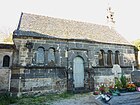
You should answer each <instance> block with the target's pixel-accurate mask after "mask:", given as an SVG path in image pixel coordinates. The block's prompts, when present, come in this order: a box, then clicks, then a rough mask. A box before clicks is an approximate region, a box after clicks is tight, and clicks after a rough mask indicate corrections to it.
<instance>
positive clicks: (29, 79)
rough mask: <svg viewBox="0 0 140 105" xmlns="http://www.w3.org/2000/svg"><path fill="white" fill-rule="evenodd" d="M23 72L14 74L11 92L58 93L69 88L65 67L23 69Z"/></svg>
mask: <svg viewBox="0 0 140 105" xmlns="http://www.w3.org/2000/svg"><path fill="white" fill-rule="evenodd" d="M21 70H22V71H23V72H22V73H21V74H12V82H11V92H17V93H18V92H21V93H28V92H32V93H37V92H40V93H44V92H45V93H56V92H64V91H66V90H67V77H66V72H65V68H57V67H56V68H38V69H34V68H29V69H25V70H23V69H21Z"/></svg>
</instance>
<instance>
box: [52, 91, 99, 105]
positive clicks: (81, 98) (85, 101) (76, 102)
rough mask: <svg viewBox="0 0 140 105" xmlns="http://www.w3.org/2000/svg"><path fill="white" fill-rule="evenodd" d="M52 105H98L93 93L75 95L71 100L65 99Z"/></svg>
mask: <svg viewBox="0 0 140 105" xmlns="http://www.w3.org/2000/svg"><path fill="white" fill-rule="evenodd" d="M51 105H98V103H96V100H95V97H94V96H93V95H92V93H88V94H75V95H74V96H73V97H72V98H70V99H63V100H59V101H56V102H53V103H52V104H51Z"/></svg>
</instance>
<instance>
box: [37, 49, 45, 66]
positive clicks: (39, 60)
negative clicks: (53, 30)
mask: <svg viewBox="0 0 140 105" xmlns="http://www.w3.org/2000/svg"><path fill="white" fill-rule="evenodd" d="M44 53H45V52H44V48H42V47H39V48H38V49H37V55H36V56H37V57H36V58H37V59H36V61H37V63H38V64H42V63H44Z"/></svg>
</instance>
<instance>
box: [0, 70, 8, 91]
mask: <svg viewBox="0 0 140 105" xmlns="http://www.w3.org/2000/svg"><path fill="white" fill-rule="evenodd" d="M10 79H11V70H10V69H0V92H6V91H9V89H10Z"/></svg>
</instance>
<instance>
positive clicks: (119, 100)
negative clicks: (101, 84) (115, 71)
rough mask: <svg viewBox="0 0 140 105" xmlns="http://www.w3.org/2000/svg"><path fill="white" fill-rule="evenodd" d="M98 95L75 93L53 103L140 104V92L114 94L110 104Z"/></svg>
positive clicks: (60, 104)
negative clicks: (98, 97)
mask: <svg viewBox="0 0 140 105" xmlns="http://www.w3.org/2000/svg"><path fill="white" fill-rule="evenodd" d="M96 97H97V96H94V95H93V94H92V93H88V94H75V95H74V96H73V97H71V98H70V99H63V100H59V101H55V102H53V103H52V104H51V105H140V92H128V93H121V96H113V97H112V99H111V100H110V101H109V103H108V104H106V103H103V102H102V101H101V100H99V99H95V98H96Z"/></svg>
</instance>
